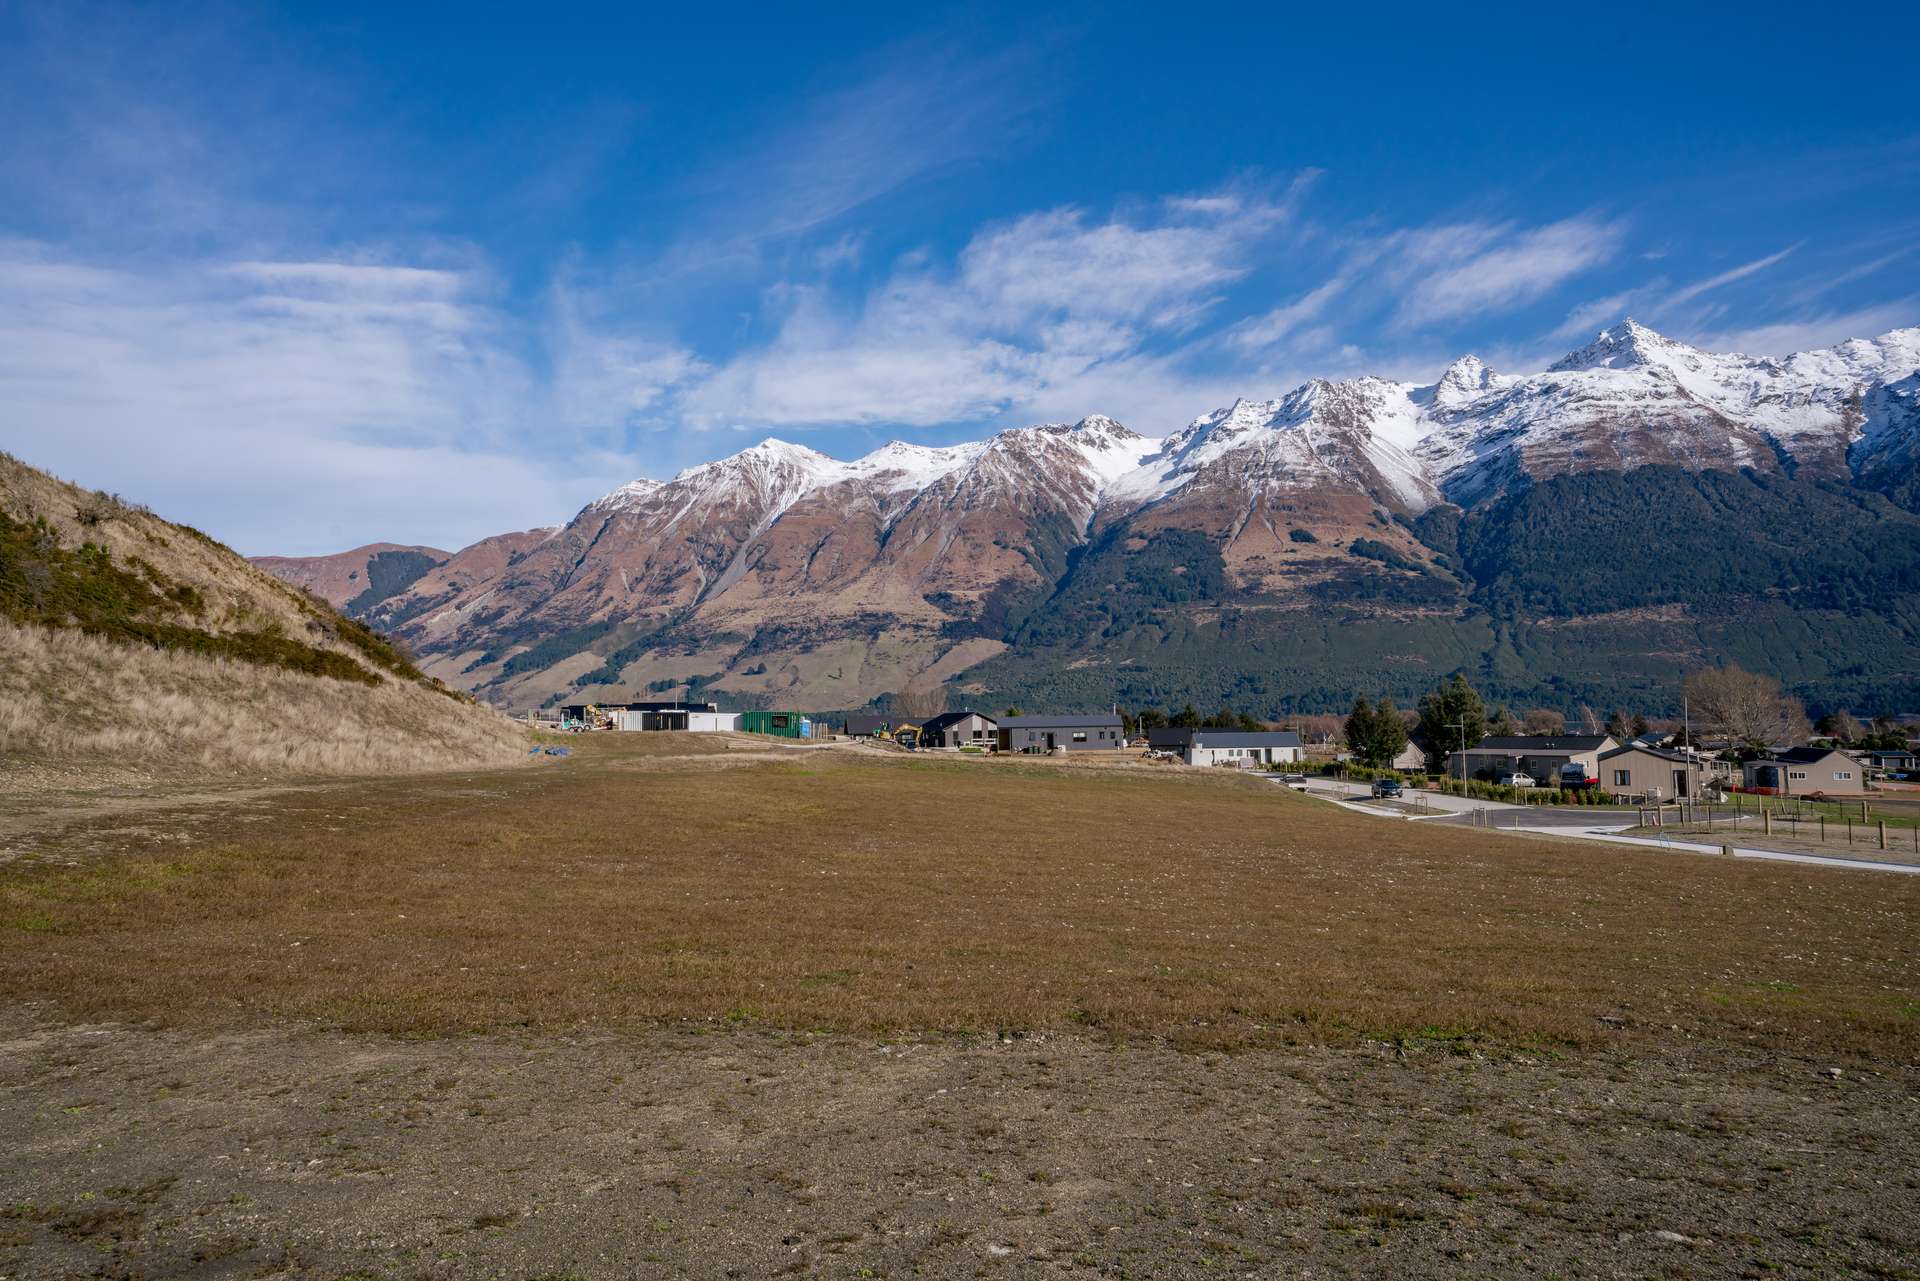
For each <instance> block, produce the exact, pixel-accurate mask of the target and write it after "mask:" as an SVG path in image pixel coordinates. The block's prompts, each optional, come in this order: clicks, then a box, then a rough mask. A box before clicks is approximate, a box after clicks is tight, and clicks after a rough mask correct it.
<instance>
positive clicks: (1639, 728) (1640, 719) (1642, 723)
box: [1627, 712, 1653, 738]
mask: <svg viewBox="0 0 1920 1281" xmlns="http://www.w3.org/2000/svg"><path fill="white" fill-rule="evenodd" d="M1627 728H1628V729H1629V730H1630V731H1632V733H1633V736H1634V737H1635V738H1639V737H1640V736H1641V735H1642V734H1651V733H1652V732H1653V726H1651V725H1649V724H1647V718H1646V717H1644V716H1642V715H1640V713H1638V712H1635V713H1634V714H1633V724H1631V725H1629V726H1627Z"/></svg>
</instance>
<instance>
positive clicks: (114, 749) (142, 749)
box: [0, 620, 527, 782]
mask: <svg viewBox="0 0 1920 1281" xmlns="http://www.w3.org/2000/svg"><path fill="white" fill-rule="evenodd" d="M526 751H527V735H526V730H525V728H524V727H522V726H518V725H515V724H514V723H512V722H511V721H508V720H506V719H504V718H503V717H501V716H499V715H497V714H495V713H493V712H491V711H488V710H487V709H485V708H481V707H475V706H471V705H468V704H464V703H460V702H456V701H455V700H453V699H450V698H448V697H446V696H445V695H444V694H440V693H436V692H434V691H433V690H430V689H428V688H427V687H425V686H423V685H420V684H416V683H414V682H411V681H399V680H386V681H383V682H382V683H381V684H380V685H378V686H376V687H371V688H369V687H367V686H364V685H357V684H350V683H347V682H343V681H336V680H328V679H322V678H317V677H312V676H305V675H300V674H298V673H294V672H288V671H284V670H281V669H278V668H272V667H261V666H258V665H255V664H251V663H236V662H227V661H223V660H220V659H213V658H206V657H202V656H199V655H195V654H187V653H180V652H170V651H165V650H157V649H147V648H143V647H140V646H133V645H120V644H115V643H113V642H111V641H106V640H102V639H99V638H97V637H92V636H88V635H85V634H84V633H81V632H75V631H56V630H50V629H46V628H40V627H20V626H16V625H14V624H12V623H8V622H5V621H4V620H0V771H5V770H6V768H7V767H8V766H13V767H19V766H22V765H26V764H34V763H37V764H43V765H44V764H45V763H48V762H53V763H58V764H70V765H77V766H85V765H87V764H88V763H100V764H103V765H107V766H114V767H121V766H127V765H139V766H143V767H147V768H157V769H159V770H160V771H161V772H165V773H177V774H235V773H237V774H248V775H288V774H292V775H352V774H381V773H390V772H394V771H409V770H438V769H459V768H468V767H473V766H478V765H505V764H509V763H512V762H516V761H518V760H520V759H522V758H523V757H524V756H525V754H526ZM82 774H84V770H83V771H82ZM0 778H4V772H0ZM74 781H76V782H78V781H80V779H79V778H76V779H75V780H74Z"/></svg>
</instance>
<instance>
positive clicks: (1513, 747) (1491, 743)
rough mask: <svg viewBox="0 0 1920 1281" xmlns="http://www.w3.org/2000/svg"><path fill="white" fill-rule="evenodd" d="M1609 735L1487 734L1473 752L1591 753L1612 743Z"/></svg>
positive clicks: (1470, 749)
mask: <svg viewBox="0 0 1920 1281" xmlns="http://www.w3.org/2000/svg"><path fill="white" fill-rule="evenodd" d="M1613 741H1614V739H1613V736H1612V735H1611V734H1489V735H1487V736H1486V737H1485V738H1483V739H1481V740H1480V741H1479V742H1478V743H1475V744H1474V745H1473V746H1472V747H1471V748H1469V749H1468V750H1469V751H1475V752H1591V751H1593V750H1594V749H1595V748H1597V747H1603V746H1605V745H1606V744H1608V743H1610V742H1613Z"/></svg>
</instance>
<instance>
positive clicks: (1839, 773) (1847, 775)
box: [1833, 769, 1853, 783]
mask: <svg viewBox="0 0 1920 1281" xmlns="http://www.w3.org/2000/svg"><path fill="white" fill-rule="evenodd" d="M1833 781H1834V782H1836V783H1851V782H1852V781H1853V771H1852V770H1850V769H1837V770H1835V771H1834V772H1833Z"/></svg>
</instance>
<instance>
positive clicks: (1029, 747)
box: [999, 712, 1127, 752]
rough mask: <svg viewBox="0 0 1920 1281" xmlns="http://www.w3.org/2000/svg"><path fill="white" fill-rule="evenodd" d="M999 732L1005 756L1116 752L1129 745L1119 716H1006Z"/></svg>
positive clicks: (1002, 719) (1109, 713)
mask: <svg viewBox="0 0 1920 1281" xmlns="http://www.w3.org/2000/svg"><path fill="white" fill-rule="evenodd" d="M999 732H1000V750H1001V751H1003V752H1052V751H1063V752H1090V751H1108V752H1116V751H1119V750H1121V749H1122V748H1124V747H1126V745H1127V733H1126V729H1125V728H1124V727H1123V726H1122V724H1121V722H1120V714H1119V713H1118V712H1102V713H1099V714H1097V715H1093V716H1053V715H1045V716H1003V717H1001V718H1000V724H999Z"/></svg>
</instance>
